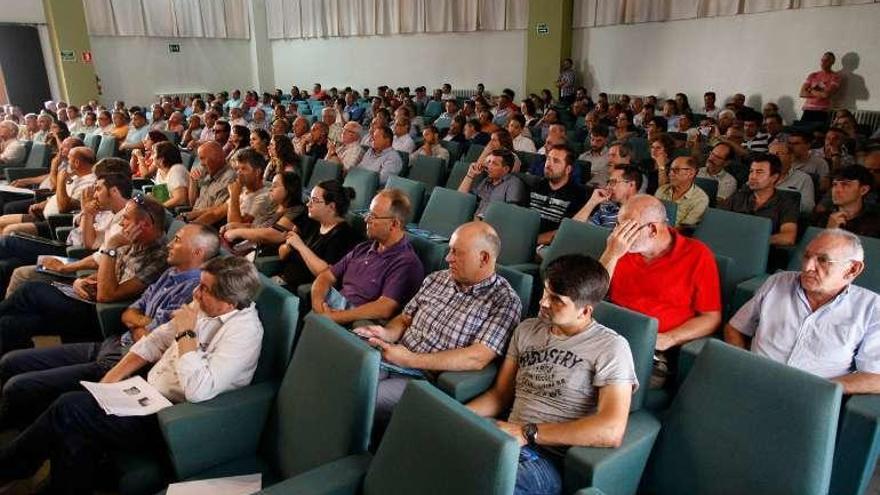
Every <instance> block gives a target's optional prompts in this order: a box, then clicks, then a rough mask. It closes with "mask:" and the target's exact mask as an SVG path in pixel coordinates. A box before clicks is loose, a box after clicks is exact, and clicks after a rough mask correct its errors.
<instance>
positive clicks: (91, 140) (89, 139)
mask: <svg viewBox="0 0 880 495" xmlns="http://www.w3.org/2000/svg"><path fill="white" fill-rule="evenodd" d="M83 144H85V145H86V146H88V147H89V148H91V149H92V152H93V153H97V152H98V146H100V144H101V135H100V134H89V135H88V136H86V137H85V139H83Z"/></svg>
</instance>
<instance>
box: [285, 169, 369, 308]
mask: <svg viewBox="0 0 880 495" xmlns="http://www.w3.org/2000/svg"><path fill="white" fill-rule="evenodd" d="M353 198H354V190H353V189H352V188H350V187H343V186H342V183H341V182H340V181H338V180H327V181H324V182H321V183H319V184H318V185H317V186H315V188H314V189H312V193H311V197H310V198H309V205H308V209H309V218H311V219H312V220H314V221H316V222H317V223H318V224H319V227H318V228H317V229H315V230H313V231H312V232H311V233H304V232H302V231H300V230H298V229H297V230H293V231H291V232H289V233H288V234H287V239H286V241H285V243H284V244H283V245H281V247H280V248H278V255H279V257H280V258H281V259H282V260H283V261H284V266H283V268H282V270H281V278H282V280H284V283H285V284H286V285H287V287H288V289H290V290H291V291H296V288H297V287H299V286H300V285H302V284H308V283H310V282H312V281H313V280H315V277H316V276H317V274H319V273H321V272H322V271H324V270H325V269H327V267H328V266H330V265H332V264H333V263H336V262H337V261H339V260H341V259H342V257H343V256H345V255H346V254H347V253H348V252H349V251H351V249H352V248H354V246H355V245H356V244H357V243H358V242H360V241H361V236H360V234H358V233H357V231H355V229H354V228H352V227H351V225H349V224H348V222H346V221H345V214H346V213H348V208H349V206H350V205H351V200H352V199H353Z"/></svg>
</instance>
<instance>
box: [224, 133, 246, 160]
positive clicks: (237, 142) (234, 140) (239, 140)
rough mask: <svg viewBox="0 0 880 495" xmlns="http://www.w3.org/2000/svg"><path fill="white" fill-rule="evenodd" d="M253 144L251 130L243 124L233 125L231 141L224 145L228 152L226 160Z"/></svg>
mask: <svg viewBox="0 0 880 495" xmlns="http://www.w3.org/2000/svg"><path fill="white" fill-rule="evenodd" d="M250 144H251V130H250V129H248V128H247V127H245V126H243V125H234V126H232V133H231V134H230V135H229V142H227V143H226V146H224V147H223V151H225V152H226V161H230V160H232V157H233V156H235V152H236V151H238V150H240V149H242V148H247V147H248V146H250Z"/></svg>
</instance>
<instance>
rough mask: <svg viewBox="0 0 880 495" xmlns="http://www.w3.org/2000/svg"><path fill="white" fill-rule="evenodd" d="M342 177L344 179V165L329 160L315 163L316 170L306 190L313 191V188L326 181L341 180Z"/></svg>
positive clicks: (310, 177)
mask: <svg viewBox="0 0 880 495" xmlns="http://www.w3.org/2000/svg"><path fill="white" fill-rule="evenodd" d="M340 177H342V165H340V164H339V163H336V162H329V161H327V160H317V161H316V162H315V168H314V170H312V174H311V175H310V176H309V181H308V183H307V184H308V185H307V186H306V190H309V191H311V190H312V188H313V187H315V186H317V185H318V184H320V183H321V182H324V181H325V180H334V179H339V178H340Z"/></svg>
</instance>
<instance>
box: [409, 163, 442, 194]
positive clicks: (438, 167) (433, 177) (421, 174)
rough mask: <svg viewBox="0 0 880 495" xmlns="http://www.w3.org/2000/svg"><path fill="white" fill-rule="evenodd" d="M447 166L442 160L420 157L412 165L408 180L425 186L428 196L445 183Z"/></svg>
mask: <svg viewBox="0 0 880 495" xmlns="http://www.w3.org/2000/svg"><path fill="white" fill-rule="evenodd" d="M445 169H446V166H445V165H444V164H443V160H442V159H441V158H437V157H435V156H425V155H418V156H416V157H415V158H413V160H412V162H411V163H410V167H409V173H408V174H407V178H409V179H412V180H415V181H418V182H421V183H422V184H424V185H425V190H426V191H427V193H428V194H431V191H433V190H434V188H435V187H437V186H439V185H440V184H441V183H442V181H443V176H444V172H445Z"/></svg>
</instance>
